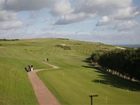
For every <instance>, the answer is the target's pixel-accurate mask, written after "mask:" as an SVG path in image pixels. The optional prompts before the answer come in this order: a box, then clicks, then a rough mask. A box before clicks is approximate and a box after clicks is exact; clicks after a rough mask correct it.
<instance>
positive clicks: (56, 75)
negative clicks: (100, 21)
mask: <svg viewBox="0 0 140 105" xmlns="http://www.w3.org/2000/svg"><path fill="white" fill-rule="evenodd" d="M114 49H117V47H115V46H111V45H106V44H102V43H94V42H85V41H77V40H70V39H62V38H46V39H26V40H25V39H22V40H13V41H12V40H11V41H10V40H8V41H0V105H39V103H38V101H37V98H36V95H35V92H34V90H33V88H32V85H31V83H30V81H29V78H28V74H27V72H26V71H25V69H24V68H25V67H26V66H27V65H33V66H34V69H35V70H38V72H37V75H38V76H39V78H40V79H41V80H42V82H43V83H44V84H45V86H46V87H47V88H48V89H49V90H50V91H51V93H52V94H53V95H54V96H55V97H56V99H57V100H58V101H59V103H60V104H61V105H90V97H89V96H90V95H98V97H95V98H94V100H93V102H94V105H140V84H138V83H136V82H131V81H128V80H124V79H122V78H120V77H117V76H115V75H112V74H109V73H107V72H105V71H102V70H99V69H98V68H93V67H91V66H90V65H89V64H88V63H87V62H86V59H87V58H88V57H90V55H91V54H92V53H94V52H100V51H104V52H106V51H111V50H114ZM47 58H48V63H49V64H50V65H47V64H45V63H44V60H45V59H47ZM51 65H54V67H52V66H51Z"/></svg>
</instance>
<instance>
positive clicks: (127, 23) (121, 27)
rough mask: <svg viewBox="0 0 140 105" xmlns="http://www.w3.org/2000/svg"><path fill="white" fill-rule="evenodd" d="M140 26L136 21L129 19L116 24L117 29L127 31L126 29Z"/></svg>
mask: <svg viewBox="0 0 140 105" xmlns="http://www.w3.org/2000/svg"><path fill="white" fill-rule="evenodd" d="M137 26H138V23H137V22H136V21H134V20H133V21H132V20H128V21H124V22H122V23H119V24H117V25H116V27H115V29H117V30H118V31H126V30H133V29H134V28H136V27H137Z"/></svg>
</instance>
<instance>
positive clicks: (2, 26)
mask: <svg viewBox="0 0 140 105" xmlns="http://www.w3.org/2000/svg"><path fill="white" fill-rule="evenodd" d="M21 26H23V23H22V22H21V21H18V20H16V21H4V22H0V30H9V29H17V28H19V27H21Z"/></svg>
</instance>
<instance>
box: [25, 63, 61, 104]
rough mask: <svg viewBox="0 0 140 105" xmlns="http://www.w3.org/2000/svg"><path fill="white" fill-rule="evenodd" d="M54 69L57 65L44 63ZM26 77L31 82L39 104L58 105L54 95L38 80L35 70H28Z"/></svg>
mask: <svg viewBox="0 0 140 105" xmlns="http://www.w3.org/2000/svg"><path fill="white" fill-rule="evenodd" d="M45 64H47V65H49V66H51V67H52V68H54V69H57V68H58V67H57V66H55V65H52V64H49V63H45ZM42 70H45V69H42ZM28 78H29V80H30V82H31V84H32V87H33V90H34V92H35V95H36V97H37V100H38V103H39V105H60V103H59V102H58V100H57V99H56V98H55V96H54V95H53V94H52V93H51V92H50V91H49V89H48V88H47V87H46V86H45V84H44V83H43V82H42V81H41V80H40V78H39V77H38V75H37V72H36V71H32V72H28Z"/></svg>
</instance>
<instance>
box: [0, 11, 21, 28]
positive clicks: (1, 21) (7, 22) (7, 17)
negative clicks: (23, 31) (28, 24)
mask: <svg viewBox="0 0 140 105" xmlns="http://www.w3.org/2000/svg"><path fill="white" fill-rule="evenodd" d="M22 25H23V23H22V22H21V21H20V20H19V19H18V18H17V14H16V13H15V12H11V11H6V10H0V30H9V29H15V28H19V27H21V26H22Z"/></svg>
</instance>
